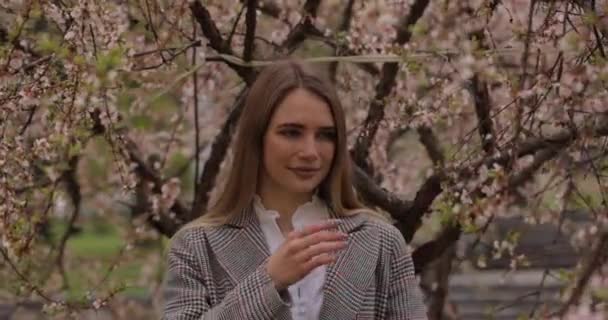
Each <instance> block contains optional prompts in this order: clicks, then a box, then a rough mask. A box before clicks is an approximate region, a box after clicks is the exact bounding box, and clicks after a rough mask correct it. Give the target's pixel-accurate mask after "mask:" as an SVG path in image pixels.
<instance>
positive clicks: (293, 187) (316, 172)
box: [260, 89, 336, 194]
mask: <svg viewBox="0 0 608 320" xmlns="http://www.w3.org/2000/svg"><path fill="white" fill-rule="evenodd" d="M335 139H336V128H335V125H334V119H333V116H332V113H331V110H330V107H329V105H328V104H327V103H326V102H325V101H324V100H323V99H321V98H320V97H318V96H316V95H314V94H313V93H311V92H309V91H307V90H305V89H296V90H294V91H292V92H290V93H289V94H288V95H287V96H286V97H285V99H283V101H282V102H281V103H280V104H279V105H278V106H277V107H276V109H275V111H274V114H273V115H272V117H271V119H270V123H269V125H268V128H267V129H266V133H265V134H264V143H263V166H262V172H261V179H260V183H261V185H260V186H261V188H264V191H265V192H272V193H275V194H281V193H283V194H284V193H285V192H287V193H293V194H310V193H312V192H313V191H314V189H315V188H316V187H317V186H318V185H319V184H320V183H321V182H322V181H323V179H324V178H325V177H326V176H327V174H328V173H329V170H330V168H331V164H332V161H333V157H334V152H335Z"/></svg>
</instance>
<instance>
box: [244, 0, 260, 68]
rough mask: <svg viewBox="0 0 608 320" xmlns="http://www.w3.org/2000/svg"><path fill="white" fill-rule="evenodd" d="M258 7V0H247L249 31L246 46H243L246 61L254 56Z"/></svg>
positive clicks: (246, 35)
mask: <svg viewBox="0 0 608 320" xmlns="http://www.w3.org/2000/svg"><path fill="white" fill-rule="evenodd" d="M257 7H258V0H247V14H246V15H245V24H246V25H247V31H246V32H245V48H243V60H245V61H251V58H252V56H253V50H254V45H255V42H254V40H255V26H256V20H257V19H256V10H257Z"/></svg>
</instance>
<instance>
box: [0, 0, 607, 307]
mask: <svg viewBox="0 0 608 320" xmlns="http://www.w3.org/2000/svg"><path fill="white" fill-rule="evenodd" d="M607 6H608V4H607V3H606V2H604V1H592V0H562V1H541V0H502V1H501V0H475V1H450V0H436V1H431V0H410V1H405V0H374V1H371V0H365V1H363V0H344V1H337V0H325V1H321V0H316V1H315V0H306V1H304V0H240V1H239V0H205V1H201V0H190V1H188V0H178V1H162V0H137V1H135V0H126V1H118V0H108V1H92V0H81V1H72V0H53V1H49V0H21V1H18V0H9V1H8V2H3V3H2V4H0V18H1V19H0V21H1V22H0V79H2V82H1V83H2V85H1V86H0V106H1V107H0V199H1V201H0V237H1V242H0V253H1V254H2V257H3V259H2V260H1V261H2V262H0V277H2V279H11V281H10V283H11V284H10V285H9V284H7V285H6V286H4V285H3V287H0V292H5V290H6V292H9V294H8V295H9V296H10V297H13V298H15V297H34V298H36V299H39V300H41V301H43V302H44V303H45V304H46V307H47V308H49V309H52V311H54V312H59V314H61V315H63V316H65V314H64V313H62V312H78V311H79V310H82V309H87V308H100V307H102V306H104V305H106V304H109V303H111V301H112V300H113V299H114V298H116V297H117V294H118V293H120V292H121V290H122V289H124V288H123V287H120V286H103V285H102V284H103V283H105V282H108V281H110V280H109V279H112V277H114V276H115V273H114V270H115V269H116V268H117V266H119V265H120V264H124V263H126V261H129V260H137V259H140V260H145V259H152V260H150V261H151V263H149V264H151V265H154V264H160V263H162V258H158V256H154V257H150V256H146V257H141V256H138V255H135V254H133V252H135V251H137V249H138V247H139V246H140V244H141V242H142V239H143V240H145V239H148V240H150V239H152V240H155V239H162V238H163V237H170V236H171V235H172V234H173V233H174V232H175V231H176V230H177V229H178V228H179V227H180V226H181V225H183V224H184V223H186V222H188V221H190V220H192V219H193V218H195V217H196V216H198V215H200V214H202V213H204V211H205V208H206V207H207V205H208V204H209V203H210V202H212V201H213V198H214V194H215V193H217V192H219V190H221V182H222V180H223V174H224V171H225V170H223V169H224V168H225V167H226V165H225V164H226V163H227V162H229V161H230V150H229V144H230V141H231V138H232V133H233V132H234V128H235V124H236V122H237V121H238V118H239V114H240V111H241V109H242V106H243V96H244V94H245V93H246V90H247V87H248V86H249V85H250V84H251V83H252V81H253V80H254V79H255V77H256V74H257V72H258V70H259V67H261V66H263V65H265V64H267V63H272V61H276V60H277V59H281V58H284V57H287V56H297V57H300V58H303V59H308V60H311V62H312V63H319V64H323V65H324V66H325V67H326V68H327V70H328V72H329V74H330V75H331V77H332V79H333V81H334V82H335V84H336V86H337V88H338V89H339V94H340V96H341V98H342V100H343V103H344V106H345V109H346V111H347V117H348V119H347V121H348V125H349V131H348V136H349V146H350V151H351V156H352V159H353V162H354V163H355V164H356V166H355V170H354V171H355V172H354V174H355V178H356V179H355V180H356V187H357V191H358V193H359V195H360V196H361V198H362V199H363V200H364V201H365V203H366V204H368V205H369V206H371V207H374V208H377V209H378V210H380V211H382V212H384V213H386V214H387V216H388V217H390V218H391V219H392V220H393V221H394V223H395V225H396V226H397V227H398V228H399V230H400V231H401V232H402V233H403V236H404V237H405V239H406V240H407V241H408V242H411V243H415V245H414V247H415V248H414V249H413V258H414V262H415V265H416V270H417V272H428V271H429V270H430V269H431V267H430V266H431V265H430V263H431V262H433V261H437V260H442V259H443V260H444V261H446V263H443V264H437V266H435V265H433V268H439V267H440V266H443V268H444V269H442V270H441V271H442V272H447V273H449V272H450V270H451V267H450V266H451V265H452V259H454V254H453V252H454V247H455V243H456V242H457V241H458V239H459V238H460V237H461V236H462V235H463V234H472V235H477V236H480V237H481V236H482V235H483V234H484V233H485V232H486V231H487V229H488V227H489V226H491V224H492V223H493V221H495V220H496V219H497V218H500V217H506V216H510V215H513V214H514V213H517V214H519V215H522V216H523V217H525V220H526V221H527V222H529V223H540V222H548V223H552V224H555V225H556V226H557V227H558V229H559V230H560V231H562V232H564V233H569V234H571V235H572V242H573V243H574V245H575V246H576V247H577V248H578V249H579V250H580V252H581V259H580V263H579V265H578V267H577V268H576V269H575V270H574V271H573V272H572V273H571V274H570V277H568V279H569V282H568V283H567V285H568V288H569V290H566V291H565V292H564V294H563V305H562V306H561V307H560V308H559V310H558V311H556V312H554V313H552V314H542V313H541V311H540V309H539V312H538V313H537V314H536V316H538V317H559V316H564V315H568V314H573V313H575V312H577V310H584V312H591V311H589V310H592V311H594V312H596V313H597V314H599V312H602V301H605V299H606V294H605V292H606V291H605V290H606V289H605V287H606V286H605V279H606V271H607V267H606V261H607V259H608V209H607V207H606V206H607V202H606V196H608V194H607V193H606V191H607V190H606V187H607V186H606V180H605V179H604V176H605V174H606V168H607V166H606V164H607V162H606V160H607V158H606V155H607V147H606V141H607V140H606V137H607V136H608V113H607V112H608V107H607V103H608V91H607V90H606V87H607V83H606V82H607V81H608V60H606V48H605V47H604V45H605V44H606V43H607V41H606V36H607V35H608V18H606V17H604V13H605V12H606V11H607V10H608V7H607ZM572 209H579V210H582V211H583V212H585V214H586V219H585V221H586V222H585V223H584V224H583V225H580V224H577V225H576V227H575V225H574V224H569V223H568V219H567V212H568V211H569V210H572ZM91 217H98V218H99V217H101V219H103V220H105V221H108V222H110V223H112V224H115V225H117V226H120V230H121V231H120V232H121V237H122V239H123V240H124V246H123V247H122V248H121V250H120V251H119V253H118V254H117V256H116V258H115V259H114V260H113V262H112V263H111V264H109V265H108V266H103V268H101V267H99V265H95V264H92V265H90V266H87V267H86V268H90V269H91V270H97V271H94V272H93V273H94V274H95V275H94V276H92V277H93V278H92V279H94V280H92V281H91V285H90V286H89V287H88V288H87V289H86V290H85V292H87V294H86V295H85V296H84V297H80V298H74V297H70V296H66V295H65V292H67V290H68V289H69V287H70V280H69V278H70V277H69V274H70V272H72V270H73V269H74V268H78V267H79V262H78V261H77V260H75V259H74V255H73V254H72V253H70V247H69V246H68V245H67V244H68V243H69V241H70V239H71V238H72V237H73V235H74V233H75V232H74V230H75V229H77V225H78V224H79V223H80V222H81V221H82V220H84V219H89V218H91ZM56 221H61V222H62V224H63V225H65V226H67V227H65V228H63V229H62V232H60V233H59V236H58V237H55V238H53V237H50V236H49V234H50V233H51V230H52V229H53V227H52V225H53V223H55V222H56ZM499 247H500V246H499ZM499 247H497V248H496V249H497V250H498V249H500V248H499ZM511 258H512V259H513V264H512V265H513V268H516V267H517V266H518V265H519V264H525V260H526V259H525V257H523V256H515V255H514V256H512V257H511ZM146 261H147V260H146ZM446 266H447V268H446ZM80 267H83V265H80ZM154 270H156V269H152V271H150V270H148V271H147V272H143V274H142V279H143V280H142V281H144V283H155V285H151V286H152V287H154V288H158V275H157V274H156V273H155V272H154ZM447 278H448V277H443V278H441V279H442V280H440V281H439V280H438V283H436V284H435V286H433V287H434V288H444V289H445V288H446V286H447ZM151 280H154V281H151ZM602 290H603V291H602ZM427 293H428V295H429V297H430V300H429V301H430V306H431V307H430V308H429V310H430V313H431V317H433V318H435V319H439V318H441V314H442V312H443V310H444V308H443V305H444V304H445V300H446V295H447V291H446V290H436V289H434V290H431V291H429V292H427ZM602 299H603V300H602ZM575 306H577V307H575ZM603 306H604V307H603V308H604V309H603V310H604V312H605V309H606V307H605V302H604V304H603ZM581 312H583V311H581ZM598 316H599V315H598Z"/></svg>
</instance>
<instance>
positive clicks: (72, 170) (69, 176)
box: [55, 156, 82, 289]
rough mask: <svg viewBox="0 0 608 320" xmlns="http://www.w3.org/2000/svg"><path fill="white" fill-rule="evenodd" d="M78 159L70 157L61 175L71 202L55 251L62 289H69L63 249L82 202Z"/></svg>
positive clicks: (71, 231)
mask: <svg viewBox="0 0 608 320" xmlns="http://www.w3.org/2000/svg"><path fill="white" fill-rule="evenodd" d="M79 159H80V157H78V156H73V157H71V158H70V161H69V164H68V166H69V169H68V170H66V171H65V173H64V175H63V180H64V182H65V188H66V191H67V193H68V195H69V196H70V199H71V200H72V206H73V211H72V215H71V216H70V220H69V221H68V225H67V229H66V230H65V232H64V233H63V236H62V237H61V240H60V241H59V247H58V249H57V250H58V253H57V259H56V261H55V263H56V264H57V267H58V268H59V272H60V273H61V276H62V278H63V289H68V288H69V283H68V275H67V272H66V269H65V265H64V254H65V247H66V244H67V242H68V239H69V238H70V236H71V235H72V234H73V231H74V224H75V223H76V220H77V219H78V216H79V214H80V203H81V200H82V195H81V193H80V185H79V184H78V180H77V170H78V161H79Z"/></svg>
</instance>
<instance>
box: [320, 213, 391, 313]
mask: <svg viewBox="0 0 608 320" xmlns="http://www.w3.org/2000/svg"><path fill="white" fill-rule="evenodd" d="M332 218H337V217H335V216H332ZM366 219H367V218H366V217H365V216H364V215H363V214H357V215H355V216H352V217H346V218H341V221H342V223H341V224H340V225H339V226H338V228H339V229H340V231H342V232H345V233H348V234H349V237H348V242H347V247H346V248H345V249H344V250H342V251H341V252H339V253H338V256H337V260H336V262H334V263H333V264H330V265H329V266H328V267H327V271H326V278H325V284H324V287H323V292H324V296H323V305H322V306H321V312H320V315H319V318H320V319H354V318H355V317H356V314H357V311H358V310H359V307H360V305H361V302H362V300H363V297H364V292H365V290H366V289H367V288H368V287H369V286H370V284H371V281H372V280H373V276H374V272H375V269H376V264H377V260H378V251H379V246H380V242H379V239H378V237H377V236H376V235H374V234H372V231H371V230H370V229H369V228H365V225H364V222H365V220H366Z"/></svg>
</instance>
